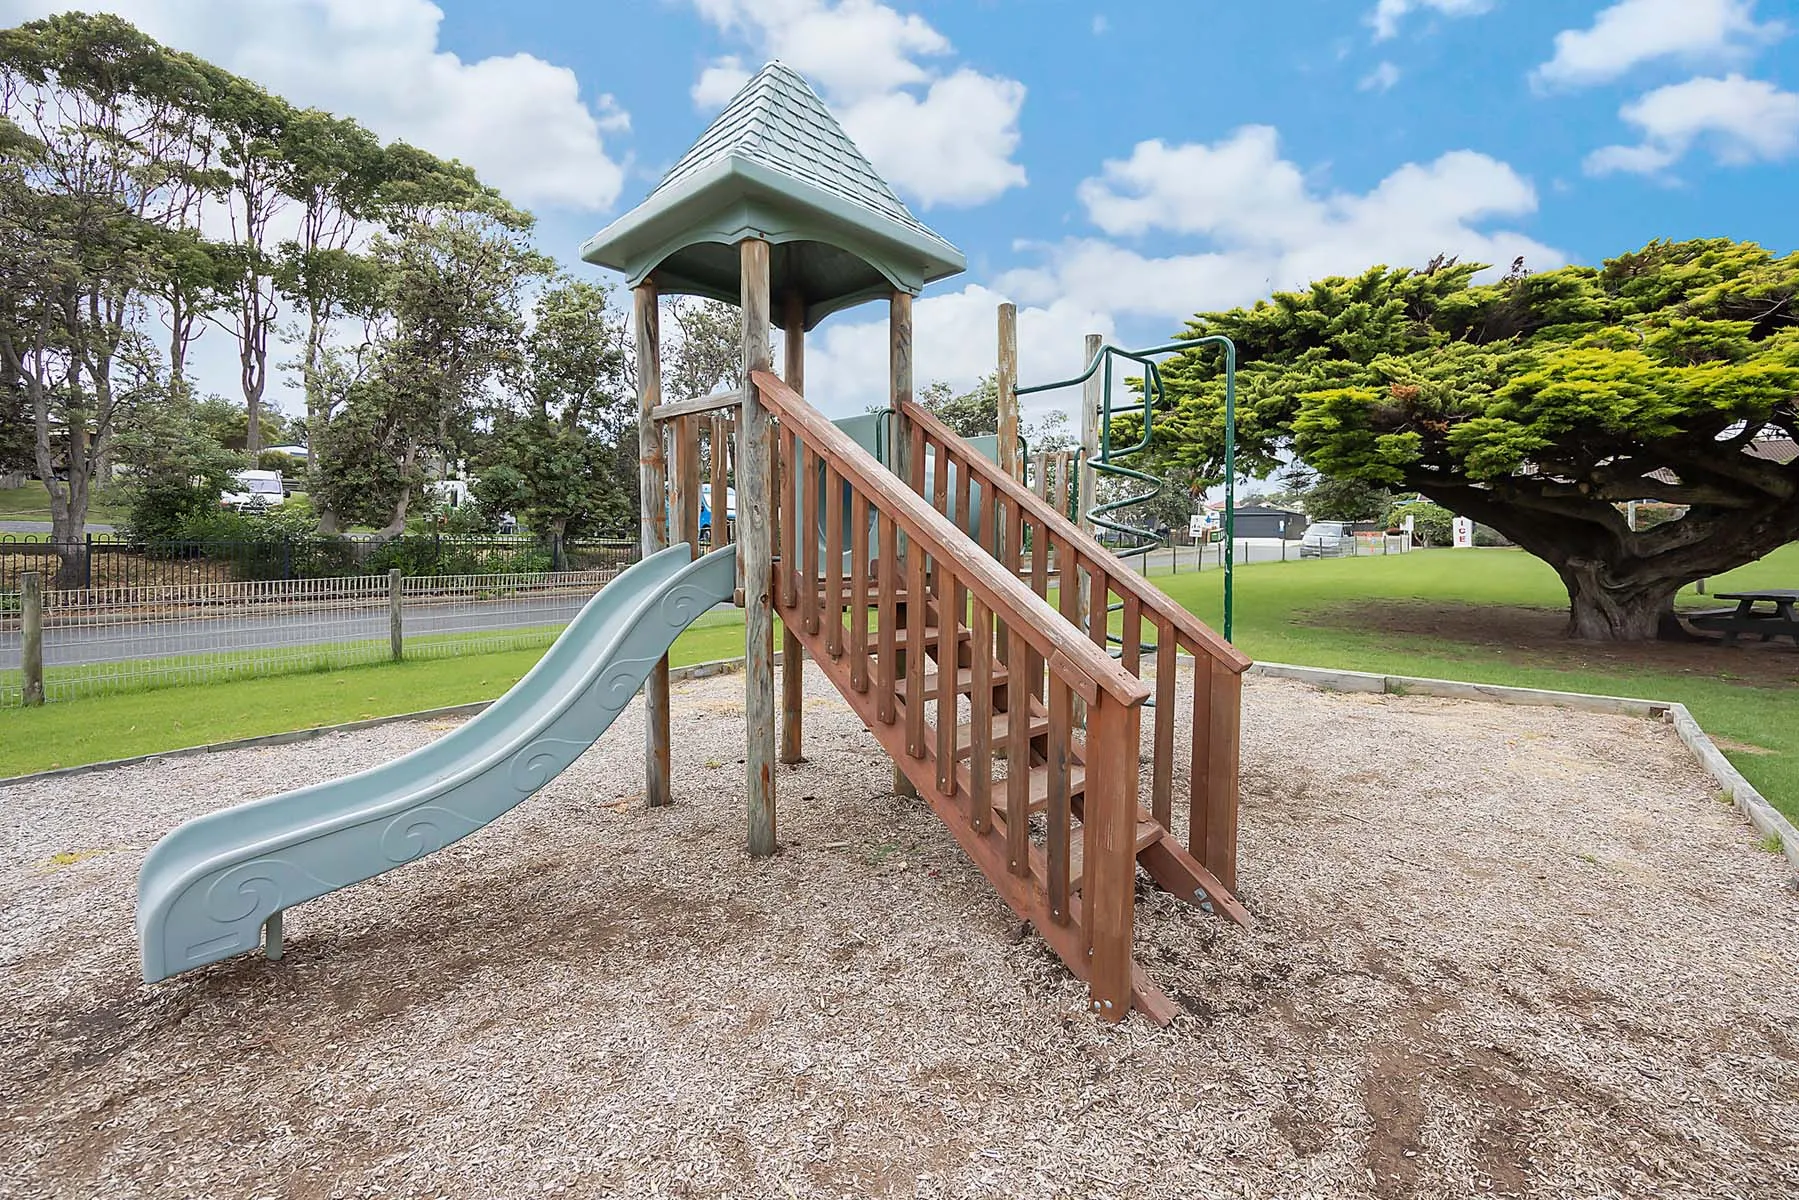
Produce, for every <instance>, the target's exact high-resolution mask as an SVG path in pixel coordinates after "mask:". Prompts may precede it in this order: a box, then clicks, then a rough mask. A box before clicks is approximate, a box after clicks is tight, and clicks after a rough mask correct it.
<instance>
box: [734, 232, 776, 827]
mask: <svg viewBox="0 0 1799 1200" xmlns="http://www.w3.org/2000/svg"><path fill="white" fill-rule="evenodd" d="M738 254H739V258H740V263H741V268H740V269H741V276H740V278H741V284H740V286H741V305H740V306H741V309H742V313H743V370H744V397H743V425H742V431H741V433H740V434H739V438H740V442H739V449H738V454H739V456H740V457H739V460H738V464H737V467H738V473H737V553H738V554H739V555H741V556H742V560H743V631H744V634H743V636H744V646H743V660H744V663H743V665H744V670H743V681H744V682H743V686H744V704H743V715H744V742H745V744H744V756H743V761H744V769H745V771H746V773H747V776H748V779H747V784H746V792H747V798H748V807H749V851H750V854H751V855H752V856H754V857H756V858H765V857H767V856H768V855H770V854H773V853H774V852H775V849H776V843H775V664H774V657H775V607H774V591H773V586H774V532H773V529H772V528H771V527H770V525H769V520H768V515H769V505H770V503H771V502H772V500H773V498H774V494H773V489H772V488H771V487H770V482H771V475H770V466H771V461H772V457H773V453H774V429H773V425H772V422H771V420H770V418H769V412H768V408H767V407H766V406H765V405H764V404H763V403H762V396H761V394H760V393H759V392H758V391H757V390H756V388H755V387H754V386H753V385H751V384H750V383H749V373H750V372H751V371H767V370H769V369H770V368H771V366H772V365H773V364H772V363H771V361H770V359H771V357H772V355H771V354H770V352H769V347H768V326H769V315H768V306H769V295H768V280H769V264H768V243H767V242H765V241H762V240H761V239H759V238H745V239H744V240H743V241H741V242H739V243H738Z"/></svg>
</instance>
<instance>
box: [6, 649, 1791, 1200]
mask: <svg viewBox="0 0 1799 1200" xmlns="http://www.w3.org/2000/svg"><path fill="white" fill-rule="evenodd" d="M808 686H809V688H810V689H811V698H812V699H813V700H824V701H827V702H825V703H816V704H812V705H810V706H809V708H808V723H807V726H806V730H805V735H806V736H805V751H806V754H807V756H808V760H809V761H807V762H806V763H803V764H801V765H799V766H797V767H794V768H782V770H781V774H780V777H779V786H780V796H781V808H780V822H781V823H780V833H781V839H782V842H783V844H784V853H782V854H781V855H779V856H777V857H775V858H773V859H769V860H763V861H758V862H752V861H750V860H749V859H748V858H747V857H746V856H745V855H744V853H743V837H744V831H743V792H742V771H741V767H740V766H736V765H735V764H736V760H737V759H738V758H740V757H741V755H742V738H743V732H742V724H741V716H740V712H741V708H740V704H741V698H742V687H743V683H742V679H741V677H735V678H733V677H723V678H719V679H712V680H703V681H696V682H694V683H691V684H687V685H683V687H682V688H681V689H680V691H679V692H678V693H677V695H678V697H679V702H678V704H677V706H676V710H675V716H674V722H675V739H674V747H675V751H674V777H675V781H676V796H677V803H676V804H675V805H674V806H673V807H671V808H667V809H658V810H655V811H653V812H651V811H648V810H646V809H645V808H644V807H643V806H642V800H641V796H640V795H639V793H640V791H641V788H642V786H643V781H642V747H643V727H642V723H641V717H640V715H639V712H638V710H637V709H635V708H633V709H632V710H630V711H628V712H627V713H626V715H625V717H624V718H622V719H621V721H620V723H619V725H618V726H617V727H616V728H615V729H614V730H612V731H611V732H610V733H609V734H608V735H607V736H606V737H605V738H604V739H602V741H601V742H600V743H599V745H597V746H596V747H595V748H594V749H593V750H592V751H590V752H589V753H588V754H587V755H585V756H583V757H582V759H581V760H579V761H578V762H577V763H576V764H574V766H573V767H571V768H570V770H569V771H568V772H566V773H565V774H564V775H563V776H562V777H561V778H559V779H558V780H557V781H556V782H555V783H554V784H552V785H551V786H550V787H549V788H546V789H545V790H544V791H543V792H542V793H540V794H539V795H538V796H536V797H534V798H533V799H532V800H531V801H529V802H528V803H527V804H525V805H523V806H521V807H520V808H519V809H517V810H515V811H514V812H513V813H512V814H509V815H508V816H507V817H506V818H504V819H503V820H501V821H499V822H497V823H495V824H494V825H493V826H492V827H490V828H489V829H487V830H484V831H482V832H480V833H478V834H476V835H474V836H473V837H471V838H469V839H467V840H466V841H464V842H461V843H458V844H456V845H454V846H452V847H449V848H448V849H446V850H445V851H443V852H440V853H438V854H434V855H431V856H429V857H428V858H426V859H424V860H421V861H420V862H418V863H416V864H413V865H410V866H408V867H407V868H405V869H404V870H400V871H396V872H393V873H391V874H389V875H386V876H383V877H381V878H379V879H377V880H374V881H370V882H369V883H366V884H362V885H359V886H357V887H354V888H349V889H346V890H344V891H342V892H338V893H334V894H333V895H331V896H329V897H326V898H323V899H320V900H318V901H315V902H313V903H310V904H307V905H302V906H300V907H298V908H296V909H294V910H293V911H292V912H290V913H289V914H288V918H287V957H286V958H285V959H283V960H282V961H281V962H276V963H271V962H267V961H265V960H263V959H261V958H259V957H257V956H254V955H250V956H244V957H241V958H238V959H234V960H231V961H229V962H224V963H219V964H215V965H213V966H211V967H208V968H205V969H203V970H200V971H195V972H191V973H189V974H186V975H183V976H180V977H178V978H177V979H175V980H172V981H169V982H167V983H164V984H160V985H157V986H155V987H145V986H143V985H141V984H140V983H139V982H138V981H137V978H136V972H137V964H136V961H135V954H134V945H133V933H132V902H133V880H134V876H135V873H136V870H137V867H138V865H139V863H140V862H141V861H142V855H143V852H144V850H145V848H146V847H147V846H148V845H149V844H150V843H151V842H152V841H154V839H155V838H156V837H157V836H159V835H160V834H161V833H162V832H164V831H166V830H167V829H168V828H169V827H170V826H172V825H173V824H175V823H176V822H178V821H179V820H182V819H184V818H186V817H188V816H192V815H195V814H198V813H201V812H205V811H209V810H211V809H213V808H216V807H218V806H219V805H221V804H224V803H228V802H230V801H232V800H235V799H238V798H247V797H251V796H256V795H265V794H269V793H271V792H275V791H279V790H281V789H283V788H285V787H288V786H291V785H292V783H293V782H294V781H295V780H298V779H316V778H325V777H328V776H331V775H337V774H342V773H345V772H348V771H352V770H357V769H360V768H362V767H365V766H368V765H371V764H372V763H375V762H379V761H384V760H386V759H388V758H391V757H393V756H394V755H395V754H398V753H401V752H403V751H404V750H406V749H409V748H411V747H412V746H415V745H418V744H421V743H422V742H424V741H427V740H429V739H430V738H431V737H433V736H437V735H439V734H441V732H442V728H441V723H434V727H429V728H428V727H421V726H410V725H393V726H384V727H381V728H379V729H374V730H366V731H361V732H357V733H351V734H342V735H333V736H330V737H325V738H320V739H317V740H315V741H310V742H305V743H296V744H294V745H291V746H283V747H269V748H260V749H251V750H243V751H231V752H225V753H220V754H216V755H207V756H204V757H197V758H192V759H179V760H169V761H166V762H160V763H148V764H144V765H143V766H141V767H134V768H130V769H128V770H124V771H116V772H107V773H99V774H94V775H89V776H81V777H78V778H76V779H71V780H61V781H56V782H55V783H47V784H36V785H26V786H23V787H19V788H14V789H10V790H9V791H8V793H7V794H6V795H5V796H4V798H3V802H4V805H5V809H6V813H7V817H8V819H7V820H6V821H5V822H0V1079H5V1080H6V1081H7V1083H8V1084H9V1086H7V1087H4V1088H0V1195H21V1196H34V1197H35V1196H70V1197H75V1196H82V1197H85V1196H94V1195H106V1196H120V1197H135V1196H161V1195H190V1196H196V1197H221V1198H223V1197H238V1196H245V1195H265V1194H266V1195H282V1196H305V1197H311V1196H317V1197H349V1196H362V1195H373V1194H378V1193H384V1194H390V1195H402V1196H443V1197H459V1196H485V1195H495V1194H502V1193H503V1194H508V1195H511V1194H521V1195H522V1194H544V1195H557V1194H560V1195H579V1196H587V1195H594V1196H599V1195H632V1196H638V1195H641V1196H646V1197H655V1196H667V1197H673V1196H681V1197H696V1198H697V1197H721V1198H722V1197H727V1196H729V1197H744V1196H793V1197H834V1196H896V1197H899V1196H903V1197H914V1198H916V1197H928V1198H948V1197H988V1196H996V1195H1006V1196H1012V1195H1031V1196H1037V1195H1043V1196H1069V1197H1090V1196H1091V1197H1100V1196H1111V1197H1124V1196H1130V1197H1133V1198H1135V1197H1145V1198H1149V1200H1174V1198H1176V1197H1181V1198H1185V1197H1191V1196H1232V1197H1240V1198H1245V1200H1247V1198H1253V1197H1270V1198H1272V1197H1296V1196H1330V1197H1345V1198H1379V1200H1389V1198H1391V1200H1412V1198H1414V1197H1433V1198H1435V1197H1457V1198H1460V1197H1485V1196H1494V1195H1510V1196H1520V1197H1522V1196H1529V1197H1541V1198H1543V1200H1549V1198H1559V1197H1562V1196H1570V1195H1582V1196H1587V1195H1591V1196H1620V1197H1622V1196H1656V1197H1677V1198H1686V1197H1691V1198H1694V1200H1697V1198H1699V1197H1716V1196H1744V1197H1749V1196H1754V1197H1761V1196H1770V1197H1771V1196H1777V1195H1789V1194H1795V1193H1796V1192H1799V1030H1795V1028H1794V1026H1793V1022H1792V1014H1793V1013H1794V1012H1799V977H1796V976H1795V973H1794V972H1793V971H1792V970H1791V969H1790V965H1789V964H1790V963H1791V962H1792V961H1794V960H1795V959H1799V932H1796V931H1799V893H1795V892H1793V891H1791V890H1788V889H1787V888H1786V887H1785V886H1784V884H1785V870H1784V865H1783V863H1782V860H1779V859H1778V858H1776V857H1775V856H1772V855H1768V854H1764V853H1762V852H1760V851H1759V850H1757V849H1756V848H1755V838H1754V835H1753V833H1752V831H1750V830H1749V829H1748V827H1747V826H1746V825H1744V824H1743V823H1742V822H1741V821H1740V819H1739V818H1738V817H1737V816H1736V814H1735V812H1734V811H1733V810H1731V809H1729V808H1727V807H1725V806H1722V805H1719V804H1717V803H1715V802H1714V801H1713V800H1712V799H1711V794H1712V792H1713V791H1714V790H1715V789H1714V788H1713V786H1712V785H1711V784H1710V783H1709V782H1708V781H1707V779H1706V778H1705V777H1704V776H1703V775H1702V774H1701V773H1700V772H1699V771H1698V770H1697V769H1696V768H1695V767H1694V766H1693V764H1692V761H1691V759H1690V757H1688V756H1687V755H1686V753H1685V752H1684V750H1683V749H1682V748H1681V747H1680V745H1679V744H1678V742H1677V741H1676V740H1675V739H1674V737H1673V735H1672V732H1671V731H1670V730H1669V729H1668V728H1667V727H1666V726H1663V725H1659V724H1654V723H1650V722H1645V721H1634V720H1630V719H1626V718H1619V717H1610V716H1599V715H1593V714H1583V713H1574V712H1566V711H1561V710H1554V709H1511V708H1505V709H1501V708H1496V707H1494V706H1491V705H1482V704H1473V703H1467V702H1460V701H1448V700H1437V699H1433V698H1426V697H1398V696H1368V695H1345V694H1327V693H1321V692H1317V691H1313V690H1311V689H1308V688H1305V687H1303V686H1301V685H1299V684H1296V683H1292V682H1290V681H1284V680H1273V679H1260V678H1257V679H1252V680H1250V681H1249V682H1248V684H1247V688H1246V706H1245V720H1244V764H1245V771H1244V811H1243V825H1242V828H1243V843H1242V845H1243V849H1242V865H1241V874H1242V879H1243V884H1244V896H1243V898H1244V900H1245V902H1246V904H1248V905H1249V906H1250V908H1251V909H1252V910H1253V911H1254V912H1255V913H1256V915H1257V917H1258V923H1257V925H1256V927H1255V928H1253V929H1251V930H1247V931H1245V930H1238V929H1235V928H1231V927H1226V926H1224V925H1221V924H1220V923H1218V922H1217V921H1215V920H1213V919H1211V918H1208V917H1206V916H1205V915H1204V914H1203V913H1200V912H1198V911H1197V910H1195V909H1193V908H1192V907H1190V906H1188V905H1185V904H1182V903H1180V902H1178V901H1176V900H1175V899H1174V898H1173V897H1170V896H1168V895H1167V894H1165V893H1162V892H1160V891H1158V890H1156V889H1155V888H1153V887H1151V886H1149V885H1148V884H1147V883H1146V882H1145V883H1143V884H1142V885H1141V886H1140V887H1139V890H1138V893H1137V896H1138V921H1137V953H1138V960H1139V962H1140V963H1141V964H1142V965H1143V967H1144V969H1145V970H1146V971H1147V972H1148V973H1149V975H1150V977H1151V978H1152V979H1153V980H1154V981H1155V982H1156V983H1158V984H1159V985H1160V986H1162V987H1163V988H1164V989H1165V990H1167V991H1168V992H1169V993H1170V994H1171V995H1172V996H1174V997H1176V998H1177V999H1178V1000H1179V1001H1180V1002H1181V1004H1182V1005H1183V1006H1184V1008H1185V1010H1186V1011H1185V1013H1184V1015H1182V1016H1181V1017H1179V1018H1178V1019H1177V1020H1176V1022H1175V1024H1174V1026H1173V1027H1171V1028H1169V1029H1165V1030H1163V1029H1156V1028H1154V1027H1153V1026H1151V1025H1149V1024H1148V1023H1147V1022H1145V1021H1142V1020H1140V1019H1134V1020H1132V1021H1129V1022H1126V1023H1125V1024H1123V1025H1119V1026H1107V1025H1102V1024H1098V1023H1096V1022H1095V1021H1094V1020H1093V1019H1092V1017H1091V1016H1090V1015H1088V1014H1087V1012H1086V1011H1085V1008H1086V1006H1085V991H1084V988H1083V987H1082V986H1081V985H1080V984H1079V983H1078V982H1077V981H1076V980H1074V979H1072V978H1071V977H1070V975H1069V973H1068V970H1067V968H1066V967H1065V966H1063V964H1062V963H1061V962H1060V960H1059V959H1057V958H1056V956H1055V955H1054V954H1053V953H1051V952H1050V951H1049V950H1048V949H1047V948H1046V947H1045V946H1044V944H1043V943H1042V941H1041V940H1040V939H1039V938H1037V937H1036V936H1035V935H1034V934H1029V933H1024V934H1022V935H1021V933H1020V931H1019V925H1018V922H1017V921H1016V919H1015V918H1014V917H1013V916H1012V915H1011V913H1010V912H1009V911H1008V910H1007V909H1006V908H1005V906H1004V905H1003V904H1001V903H1000V902H999V901H998V900H997V899H996V898H995V896H994V893H993V889H992V887H991V885H989V884H988V883H987V881H986V880H984V879H983V878H981V877H980V875H979V873H978V872H976V871H975V870H974V869H973V868H972V867H971V866H970V865H969V864H968V862H967V860H966V859H965V858H963V857H962V856H961V854H960V852H959V851H958V850H957V848H956V846H955V843H954V841H953V839H951V838H950V836H949V834H948V832H947V831H946V830H945V829H944V828H943V827H942V825H941V824H940V823H939V822H938V821H937V820H936V818H935V817H933V816H932V815H931V814H930V813H929V811H928V810H927V809H925V808H924V807H923V806H921V805H919V804H917V803H915V802H909V801H905V800H901V799H899V798H897V797H895V796H893V795H892V794H891V793H890V792H889V791H888V788H889V787H890V783H891V778H892V770H891V766H890V764H888V763H887V762H886V761H885V760H884V759H883V758H882V757H881V755H880V753H879V751H878V748H877V747H876V746H875V743H874V741H873V739H872V738H871V737H870V736H869V735H868V734H867V732H866V731H865V730H863V729H861V727H860V726H859V725H858V724H857V723H856V721H855V719H854V718H853V717H852V716H851V715H850V714H848V713H847V712H844V711H842V709H841V708H840V707H838V706H836V705H835V704H833V703H830V702H828V701H829V698H830V695H831V693H829V692H828V691H827V690H825V688H824V685H823V684H822V681H820V680H818V679H816V678H813V679H810V680H809V682H808ZM1179 686H1180V690H1181V692H1182V694H1183V696H1185V695H1186V691H1187V688H1188V681H1187V680H1186V679H1185V678H1183V679H1182V680H1181V682H1180V685H1179ZM1181 702H1183V703H1185V702H1186V701H1185V700H1184V699H1183V700H1182V701H1181ZM1319 729H1328V730H1331V731H1332V733H1333V736H1332V737H1330V738H1319V737H1318V736H1317V731H1318V730H1319ZM1145 732H1146V736H1150V735H1151V734H1152V732H1153V731H1152V730H1149V729H1146V731H1145ZM1184 756H1185V749H1184V748H1182V747H1177V753H1176V758H1177V760H1184ZM713 761H719V762H723V763H725V764H726V766H725V767H723V768H715V767H709V766H707V765H706V764H707V763H708V762H713ZM1184 788H1185V783H1184V781H1181V780H1179V779H1178V778H1177V783H1176V788H1175V792H1176V794H1175V809H1176V812H1177V814H1178V813H1180V812H1182V811H1183V810H1184V808H1185V792H1184ZM88 846H107V847H112V848H113V852H112V853H108V854H104V855H99V856H94V857H75V858H73V859H72V860H71V861H69V862H68V863H67V864H66V865H62V866H59V867H58V868H57V869H55V870H45V869H43V864H44V863H46V862H47V861H48V860H49V859H50V858H51V856H52V855H54V854H56V853H58V852H59V851H66V850H68V849H69V848H71V847H88Z"/></svg>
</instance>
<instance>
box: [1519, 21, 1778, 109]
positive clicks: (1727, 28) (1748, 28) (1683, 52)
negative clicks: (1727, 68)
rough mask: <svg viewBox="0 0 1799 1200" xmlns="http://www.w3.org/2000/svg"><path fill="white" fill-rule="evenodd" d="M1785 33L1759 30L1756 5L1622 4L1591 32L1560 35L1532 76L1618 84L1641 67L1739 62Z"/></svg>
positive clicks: (1543, 81)
mask: <svg viewBox="0 0 1799 1200" xmlns="http://www.w3.org/2000/svg"><path fill="white" fill-rule="evenodd" d="M1783 32H1784V31H1783V30H1782V28H1781V26H1780V25H1779V24H1778V23H1775V22H1770V23H1768V24H1766V25H1758V24H1757V23H1756V21H1755V0H1618V3H1616V4H1613V5H1612V6H1611V7H1610V8H1607V9H1605V10H1604V11H1603V12H1601V13H1600V14H1599V15H1598V16H1596V17H1595V18H1593V24H1592V25H1591V26H1589V27H1588V28H1586V29H1565V30H1563V31H1562V32H1561V33H1558V34H1556V35H1555V55H1554V57H1552V58H1551V59H1550V60H1549V61H1548V62H1546V63H1544V64H1543V65H1542V66H1540V67H1538V68H1537V69H1536V70H1535V71H1534V72H1532V74H1531V79H1532V80H1533V81H1534V82H1535V83H1537V84H1538V85H1540V86H1550V87H1580V86H1583V85H1588V84H1595V83H1604V82H1606V81H1608V80H1612V79H1616V78H1618V77H1619V76H1620V75H1623V74H1624V73H1625V72H1627V71H1629V70H1630V69H1631V68H1632V67H1635V66H1637V65H1639V64H1641V63H1646V62H1653V61H1655V60H1657V59H1663V58H1675V59H1680V60H1682V61H1687V62H1695V61H1717V60H1720V59H1724V60H1729V59H1734V58H1739V57H1741V56H1743V55H1744V54H1745V53H1747V52H1748V51H1750V50H1751V49H1753V48H1754V47H1756V46H1757V45H1759V44H1761V43H1764V42H1767V41H1770V40H1773V39H1775V38H1777V37H1779V36H1781V34H1782V33H1783Z"/></svg>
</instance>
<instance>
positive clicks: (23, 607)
mask: <svg viewBox="0 0 1799 1200" xmlns="http://www.w3.org/2000/svg"><path fill="white" fill-rule="evenodd" d="M19 618H20V620H19V632H20V635H21V636H20V642H21V646H20V649H21V651H22V652H23V657H22V659H21V661H20V664H19V665H20V667H21V669H22V670H23V672H24V681H23V682H24V688H23V693H24V701H25V704H26V706H27V707H31V708H35V707H36V706H38V705H40V704H42V703H43V702H44V583H43V577H42V576H41V575H39V574H38V573H37V572H36V571H26V572H23V573H22V574H21V575H20V576H19Z"/></svg>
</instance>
